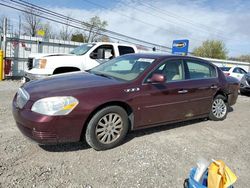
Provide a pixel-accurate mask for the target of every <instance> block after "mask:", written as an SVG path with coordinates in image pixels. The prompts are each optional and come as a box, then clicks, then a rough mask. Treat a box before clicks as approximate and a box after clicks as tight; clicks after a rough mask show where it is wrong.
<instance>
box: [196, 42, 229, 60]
mask: <svg viewBox="0 0 250 188" xmlns="http://www.w3.org/2000/svg"><path fill="white" fill-rule="evenodd" d="M227 53H228V52H227V49H226V47H225V44H224V43H223V42H222V41H218V40H206V41H204V42H203V43H202V45H201V46H200V47H198V48H195V49H194V50H193V54H194V55H195V56H200V57H208V58H217V59H226V57H227Z"/></svg>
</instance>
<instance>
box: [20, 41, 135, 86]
mask: <svg viewBox="0 0 250 188" xmlns="http://www.w3.org/2000/svg"><path fill="white" fill-rule="evenodd" d="M128 53H137V48H136V46H134V45H130V44H120V43H111V42H96V43H86V44H83V45H81V46H79V47H77V48H75V49H74V50H73V51H71V52H70V53H69V54H59V53H54V54H31V55H30V56H29V58H28V71H25V76H24V80H23V81H24V82H28V81H30V80H36V79H41V78H45V77H48V76H50V75H55V74H61V73H66V72H73V71H85V70H89V69H91V68H93V67H95V66H97V65H99V64H101V63H104V62H106V61H108V60H110V59H113V58H115V57H117V56H120V55H124V54H128Z"/></svg>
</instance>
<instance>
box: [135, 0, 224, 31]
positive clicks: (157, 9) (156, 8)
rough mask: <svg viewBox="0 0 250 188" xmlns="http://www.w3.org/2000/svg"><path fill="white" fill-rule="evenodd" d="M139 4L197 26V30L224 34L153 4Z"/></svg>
mask: <svg viewBox="0 0 250 188" xmlns="http://www.w3.org/2000/svg"><path fill="white" fill-rule="evenodd" d="M139 3H140V4H141V5H143V6H145V7H149V8H151V9H153V10H155V11H157V12H160V13H161V14H164V15H167V16H168V17H172V18H174V19H176V20H178V21H180V22H184V23H187V24H190V25H193V26H195V27H196V28H202V27H203V28H204V31H207V30H206V29H209V30H212V31H216V32H218V33H220V34H224V31H221V30H217V29H215V28H214V27H210V26H207V25H205V24H201V23H194V22H193V21H192V20H190V19H188V18H186V17H182V16H180V15H177V14H174V13H172V12H169V11H166V10H163V9H161V8H159V7H156V6H153V5H151V4H147V3H145V2H142V1H139Z"/></svg>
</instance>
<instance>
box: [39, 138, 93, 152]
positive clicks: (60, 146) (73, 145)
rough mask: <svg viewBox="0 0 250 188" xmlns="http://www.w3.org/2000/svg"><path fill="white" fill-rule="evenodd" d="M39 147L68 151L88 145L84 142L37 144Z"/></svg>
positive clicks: (51, 150)
mask: <svg viewBox="0 0 250 188" xmlns="http://www.w3.org/2000/svg"><path fill="white" fill-rule="evenodd" d="M39 147H40V148H42V149H44V150H45V151H49V152H70V151H78V150H86V149H89V148H90V146H89V145H88V144H87V143H86V142H85V141H82V142H74V143H62V144H57V145H39Z"/></svg>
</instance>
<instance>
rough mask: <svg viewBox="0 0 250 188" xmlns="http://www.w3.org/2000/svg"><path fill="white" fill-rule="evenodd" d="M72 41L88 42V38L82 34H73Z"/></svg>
mask: <svg viewBox="0 0 250 188" xmlns="http://www.w3.org/2000/svg"><path fill="white" fill-rule="evenodd" d="M71 41H74V42H86V36H83V34H81V33H78V34H72V36H71Z"/></svg>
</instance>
